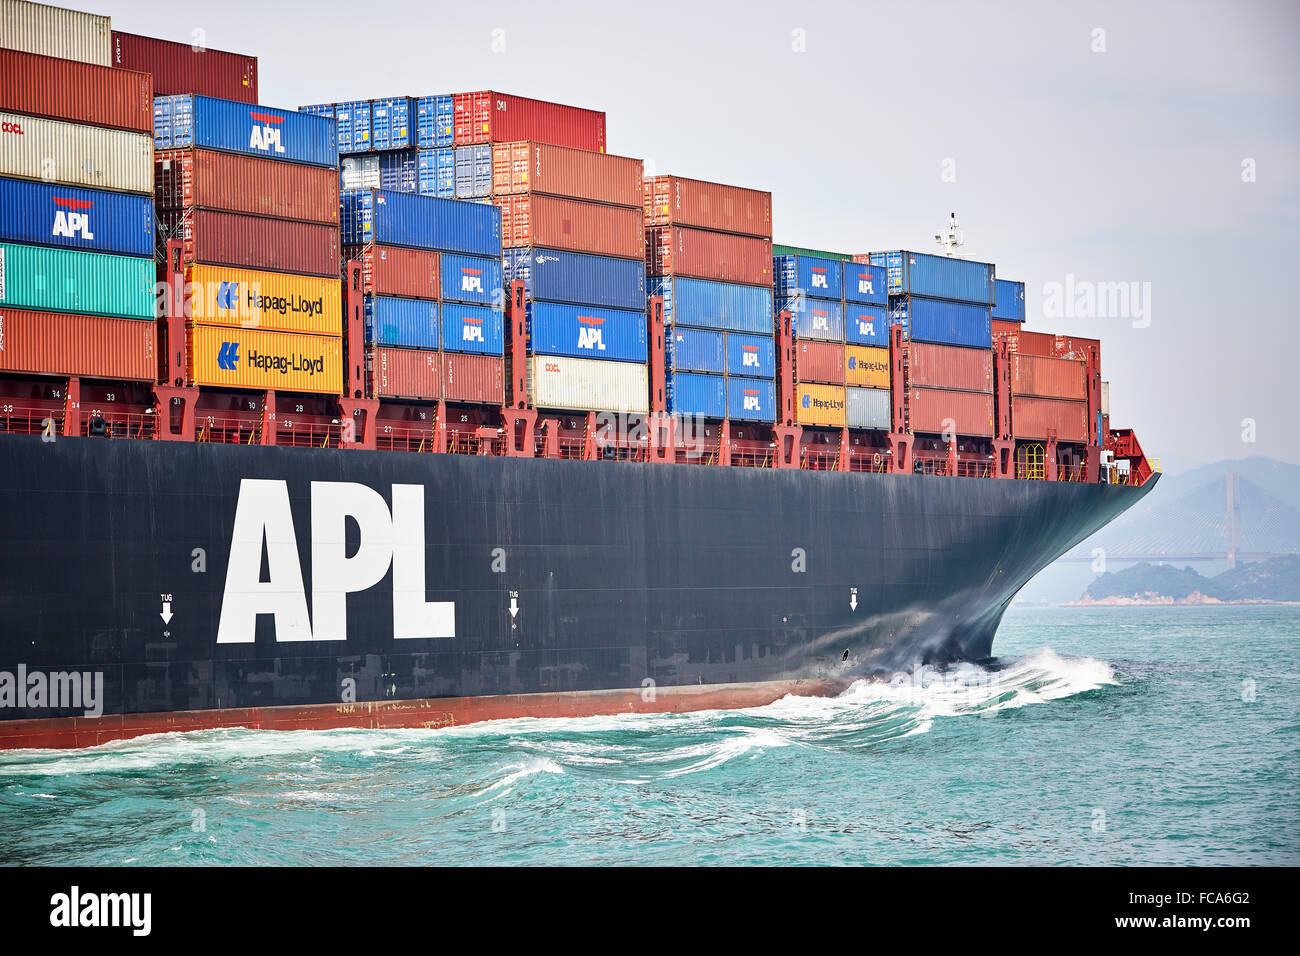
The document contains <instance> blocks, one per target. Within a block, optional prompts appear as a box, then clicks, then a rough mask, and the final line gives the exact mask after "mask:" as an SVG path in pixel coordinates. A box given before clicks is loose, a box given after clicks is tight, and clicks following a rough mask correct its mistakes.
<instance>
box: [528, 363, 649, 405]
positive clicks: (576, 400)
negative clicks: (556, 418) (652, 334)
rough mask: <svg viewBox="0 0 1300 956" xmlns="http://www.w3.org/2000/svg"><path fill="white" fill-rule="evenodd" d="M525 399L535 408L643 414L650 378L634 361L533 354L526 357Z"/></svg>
mask: <svg viewBox="0 0 1300 956" xmlns="http://www.w3.org/2000/svg"><path fill="white" fill-rule="evenodd" d="M528 400H529V402H530V403H531V404H532V405H533V407H535V408H554V409H579V410H582V411H587V410H590V411H596V412H639V413H641V414H645V413H646V412H648V411H649V410H650V379H649V375H648V372H647V368H646V366H644V365H640V364H637V363H635V362H602V361H594V360H592V359H580V358H565V357H563V356H559V355H535V356H533V357H532V358H530V359H529V360H528Z"/></svg>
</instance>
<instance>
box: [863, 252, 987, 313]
mask: <svg viewBox="0 0 1300 956" xmlns="http://www.w3.org/2000/svg"><path fill="white" fill-rule="evenodd" d="M871 262H872V263H873V264H874V265H878V266H884V267H885V272H886V275H887V277H888V280H889V294H890V295H891V296H895V295H919V296H928V297H930V298H935V299H952V300H954V301H957V302H972V303H975V304H977V305H985V306H991V305H992V304H993V300H994V296H995V295H996V289H995V287H994V269H993V264H992V263H989V262H972V261H971V260H969V259H953V258H949V257H948V256H934V255H927V254H926V253H924V252H907V251H898V252H873V253H871Z"/></svg>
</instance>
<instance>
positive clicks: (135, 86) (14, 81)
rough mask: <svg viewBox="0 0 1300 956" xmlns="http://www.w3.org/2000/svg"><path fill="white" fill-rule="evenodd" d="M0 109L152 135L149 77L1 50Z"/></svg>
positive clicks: (150, 78) (151, 83)
mask: <svg viewBox="0 0 1300 956" xmlns="http://www.w3.org/2000/svg"><path fill="white" fill-rule="evenodd" d="M0 110H8V111H9V112H11V113H26V114H28V115H29V116H44V117H46V118H47V119H57V120H66V121H68V122H69V123H85V124H87V125H89V126H107V127H110V128H112V129H127V130H131V131H133V132H136V133H149V134H150V135H152V134H153V77H151V76H150V75H149V74H148V73H134V72H132V71H130V70H116V69H114V68H113V67H111V66H95V65H94V64H93V63H81V62H79V61H77V60H61V59H59V58H58V57H53V56H39V55H38V54H35V53H24V52H22V51H21V50H2V49H0Z"/></svg>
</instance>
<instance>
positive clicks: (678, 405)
mask: <svg viewBox="0 0 1300 956" xmlns="http://www.w3.org/2000/svg"><path fill="white" fill-rule="evenodd" d="M719 334H720V333H719ZM665 379H666V380H665V382H664V393H665V400H666V402H667V404H668V411H669V412H670V413H671V414H674V415H693V416H698V417H700V418H714V419H719V420H721V419H723V418H726V417H727V380H726V379H725V378H723V377H722V376H721V375H702V374H699V373H696V372H671V373H669V374H668V375H666V376H665Z"/></svg>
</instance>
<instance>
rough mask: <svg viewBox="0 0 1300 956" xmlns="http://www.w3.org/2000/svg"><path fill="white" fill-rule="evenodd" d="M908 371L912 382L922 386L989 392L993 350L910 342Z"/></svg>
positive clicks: (991, 387) (991, 385)
mask: <svg viewBox="0 0 1300 956" xmlns="http://www.w3.org/2000/svg"><path fill="white" fill-rule="evenodd" d="M908 375H909V376H910V378H911V382H912V384H913V385H916V386H921V387H923V388H951V389H957V390H958V391H963V392H991V391H993V384H994V383H993V352H992V351H990V350H989V349H969V348H961V347H960V346H955V345H931V344H928V343H925V342H913V343H912V345H911V347H910V348H909V349H908Z"/></svg>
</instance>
